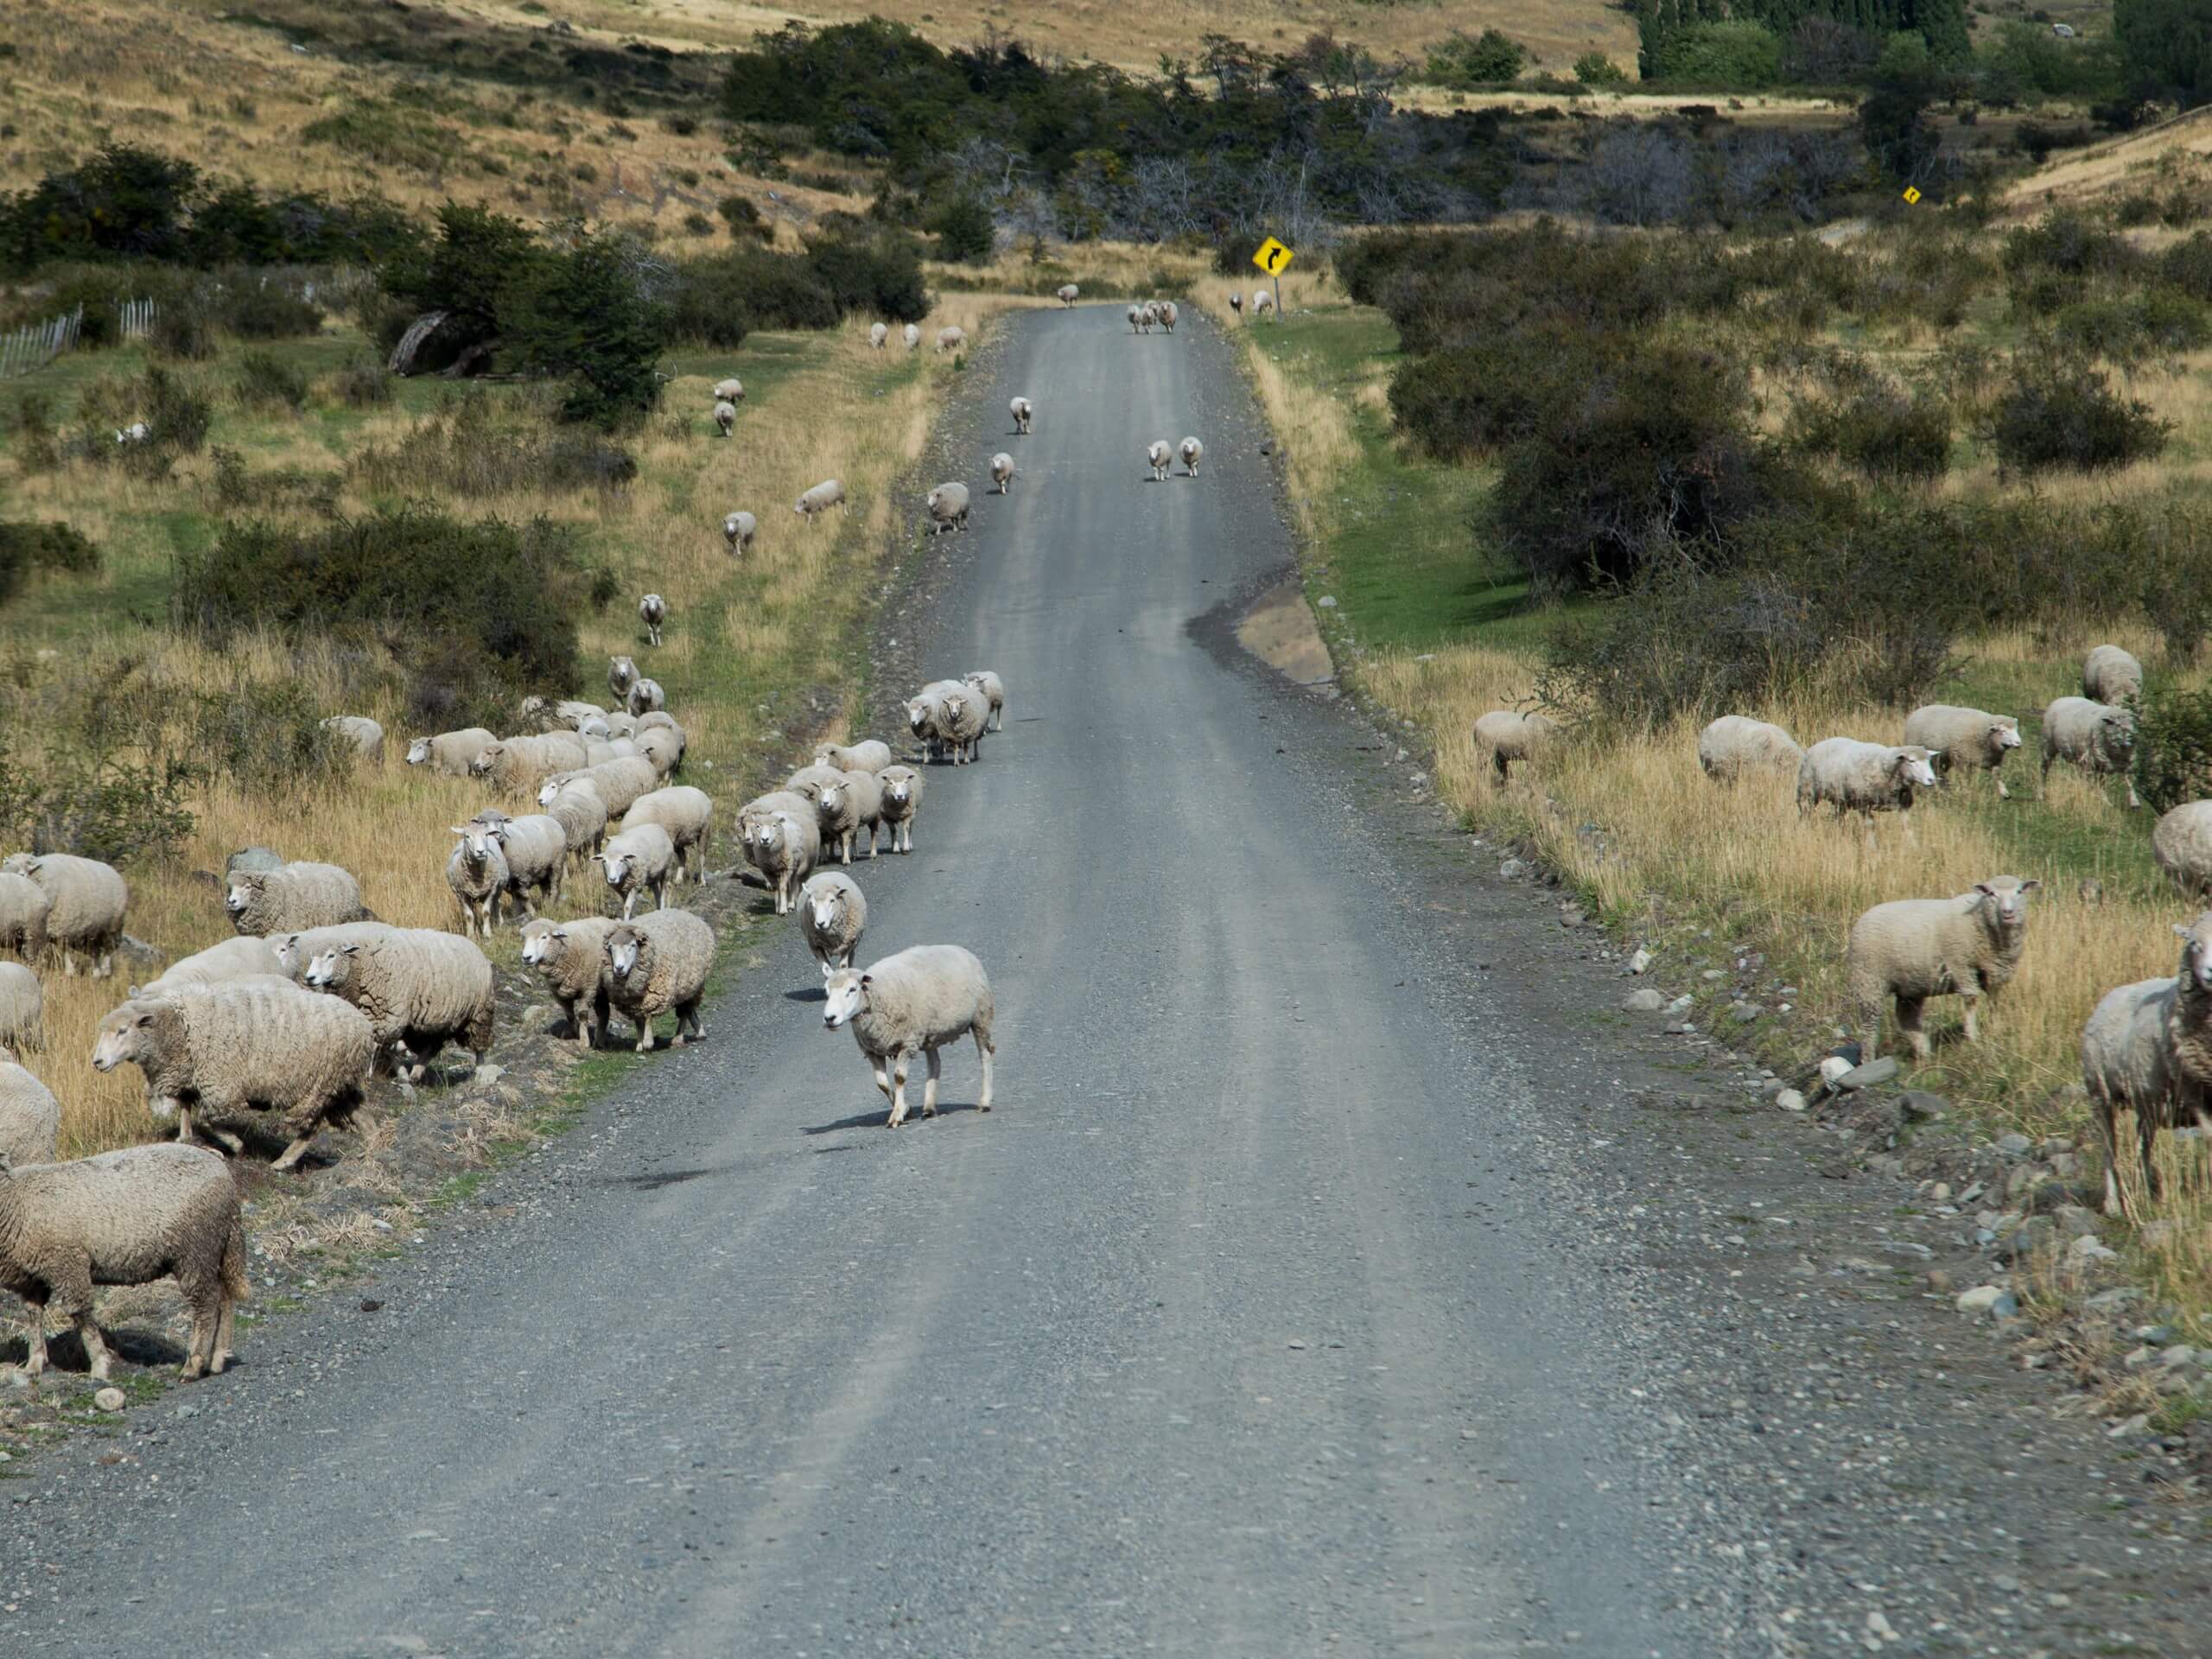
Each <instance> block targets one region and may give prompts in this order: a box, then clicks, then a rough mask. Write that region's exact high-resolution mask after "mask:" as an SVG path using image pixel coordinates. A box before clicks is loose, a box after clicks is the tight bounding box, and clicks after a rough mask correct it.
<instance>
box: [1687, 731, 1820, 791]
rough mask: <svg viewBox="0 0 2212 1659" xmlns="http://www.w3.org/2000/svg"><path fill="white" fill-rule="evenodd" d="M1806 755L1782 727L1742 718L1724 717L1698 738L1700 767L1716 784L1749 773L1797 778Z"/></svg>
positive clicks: (1729, 782)
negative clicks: (1799, 764) (1781, 774)
mask: <svg viewBox="0 0 2212 1659" xmlns="http://www.w3.org/2000/svg"><path fill="white" fill-rule="evenodd" d="M1804 758H1805V751H1804V750H1802V749H1801V748H1799V747H1797V744H1796V740H1795V739H1794V738H1792V737H1791V736H1790V735H1789V733H1787V732H1785V731H1783V729H1782V728H1781V727H1779V726H1775V725H1771V724H1770V723H1769V722H1767V721H1764V720H1752V719H1751V718H1749V717H1748V716H1746V715H1721V716H1720V718H1719V719H1718V720H1716V721H1713V722H1712V723H1711V724H1709V725H1707V727H1706V728H1705V729H1704V730H1703V731H1701V732H1700V733H1699V734H1697V763H1698V765H1699V766H1702V767H1704V768H1705V775H1706V776H1707V777H1708V778H1710V779H1713V781H1714V782H1715V783H1721V784H1732V783H1734V782H1735V781H1736V780H1737V779H1739V778H1741V777H1742V776H1744V774H1745V773H1746V772H1762V771H1770V770H1771V771H1777V772H1787V773H1788V774H1789V776H1790V777H1792V778H1795V777H1796V775H1797V763H1798V762H1799V761H1800V760H1803V759H1804Z"/></svg>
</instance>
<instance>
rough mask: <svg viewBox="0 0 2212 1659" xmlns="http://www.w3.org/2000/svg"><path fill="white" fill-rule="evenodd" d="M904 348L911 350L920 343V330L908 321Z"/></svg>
mask: <svg viewBox="0 0 2212 1659" xmlns="http://www.w3.org/2000/svg"><path fill="white" fill-rule="evenodd" d="M921 343H922V331H921V330H920V329H919V328H918V327H915V326H914V325H913V324H912V323H911V322H910V323H908V324H907V325H906V349H907V350H908V351H910V352H911V351H912V350H913V349H914V347H915V346H918V345H920V344H921Z"/></svg>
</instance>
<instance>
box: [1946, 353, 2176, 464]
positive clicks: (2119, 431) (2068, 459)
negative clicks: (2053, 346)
mask: <svg viewBox="0 0 2212 1659" xmlns="http://www.w3.org/2000/svg"><path fill="white" fill-rule="evenodd" d="M2171 432H2172V428H2171V426H2170V425H2169V423H2166V422H2164V421H2162V420H2160V419H2158V416H2155V415H2153V414H2152V412H2151V407H2150V405H2149V404H2145V403H2141V402H2139V401H2137V400H2134V399H2131V398H2126V397H2121V396H2120V395H2119V394H2118V393H2117V392H2115V391H2113V389H2112V385H2111V382H2110V381H2109V380H2108V379H2107V378H2106V376H2105V374H2104V373H2103V372H2102V371H2101V370H2098V369H2093V368H2090V367H2088V365H2084V364H2081V363H2077V362H2069V361H2065V360H2063V359H2053V360H2049V361H2044V362H2031V363H2029V364H2027V365H2024V367H2022V368H2021V369H2020V371H2019V372H2018V378H2016V379H2015V380H2014V382H2013V384H2012V386H2011V387H2010V389H2008V390H2007V391H2004V392H2002V393H2000V394H1999V397H1998V400H1997V406H1996V409H1995V410H1994V412H1993V417H1992V420H1991V424H1990V431H1989V437H1990V441H1991V442H1992V443H1993V444H1994V446H1995V447H1996V450H1997V454H1998V459H1999V460H2000V461H2003V462H2004V464H2005V466H2006V467H2012V468H2015V469H2017V470H2018V471H2021V472H2030V473H2032V472H2044V471H2049V470H2051V469H2054V468H2057V467H2067V468H2071V469H2072V470H2074V471H2076V472H2095V471H2101V470H2103V469H2105V468H2107V467H2126V466H2128V465H2130V464H2131V463H2133V462H2134V461H2147V460H2149V459H2150V458H2151V457H2152V456H2153V455H2156V454H2159V453H2160V452H2161V451H2162V450H2164V448H2165V447H2166V441H2167V439H2168V437H2169V436H2170V435H2171Z"/></svg>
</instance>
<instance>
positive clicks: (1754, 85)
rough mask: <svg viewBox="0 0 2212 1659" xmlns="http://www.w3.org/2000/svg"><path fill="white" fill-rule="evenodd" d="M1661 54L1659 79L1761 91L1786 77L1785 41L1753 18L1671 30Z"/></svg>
mask: <svg viewBox="0 0 2212 1659" xmlns="http://www.w3.org/2000/svg"><path fill="white" fill-rule="evenodd" d="M1656 58H1657V60H1656V64H1655V66H1654V71H1655V73H1653V75H1652V77H1651V78H1652V79H1655V80H1667V81H1675V82H1679V83H1681V84H1682V85H1685V86H1702V87H1710V88H1712V89H1713V90H1714V91H1716V92H1758V91H1759V90H1761V89H1762V88H1764V87H1768V86H1773V85H1774V84H1775V82H1777V80H1779V79H1782V42H1781V41H1779V40H1777V39H1776V38H1775V35H1774V34H1773V32H1772V31H1771V30H1770V29H1765V28H1763V27H1762V26H1761V25H1759V24H1758V23H1754V22H1712V23H1692V24H1690V25H1688V27H1686V28H1681V29H1669V31H1668V33H1667V35H1666V38H1665V40H1664V41H1662V43H1661V45H1660V48H1659V51H1658V53H1657V54H1656Z"/></svg>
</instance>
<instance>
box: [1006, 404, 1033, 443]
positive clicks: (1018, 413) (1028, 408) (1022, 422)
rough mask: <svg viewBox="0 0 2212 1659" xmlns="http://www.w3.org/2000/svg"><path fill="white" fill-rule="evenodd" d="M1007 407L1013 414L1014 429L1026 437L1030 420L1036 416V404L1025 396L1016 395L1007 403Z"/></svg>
mask: <svg viewBox="0 0 2212 1659" xmlns="http://www.w3.org/2000/svg"><path fill="white" fill-rule="evenodd" d="M1007 410H1008V411H1009V412H1010V413H1011V414H1012V415H1013V416H1014V430H1015V431H1016V432H1017V433H1019V434H1020V435H1022V436H1024V437H1027V435H1028V434H1029V423H1030V422H1032V421H1033V420H1035V419H1036V418H1037V405H1036V404H1033V403H1031V402H1030V401H1029V400H1028V399H1027V397H1017V398H1015V399H1014V401H1013V402H1012V403H1010V404H1007Z"/></svg>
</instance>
